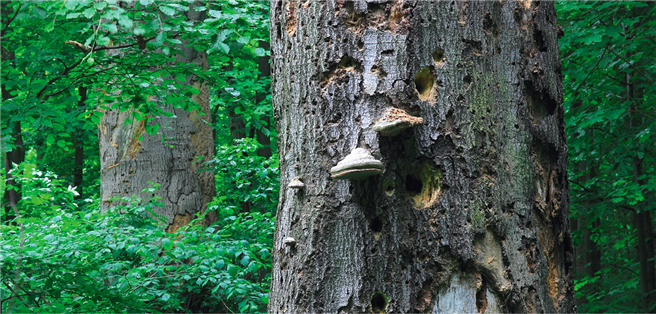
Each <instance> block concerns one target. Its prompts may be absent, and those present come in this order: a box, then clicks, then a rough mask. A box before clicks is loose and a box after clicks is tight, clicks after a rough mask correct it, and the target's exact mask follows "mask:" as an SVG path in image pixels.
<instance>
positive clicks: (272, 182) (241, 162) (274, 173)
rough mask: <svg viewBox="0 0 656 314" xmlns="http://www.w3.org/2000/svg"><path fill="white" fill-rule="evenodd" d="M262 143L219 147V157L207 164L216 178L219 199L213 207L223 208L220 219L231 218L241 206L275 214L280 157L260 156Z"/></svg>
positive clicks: (240, 141)
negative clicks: (259, 149) (219, 193)
mask: <svg viewBox="0 0 656 314" xmlns="http://www.w3.org/2000/svg"><path fill="white" fill-rule="evenodd" d="M259 146H260V144H259V143H258V142H257V141H256V140H255V139H252V138H243V139H236V140H235V143H234V145H232V144H228V145H222V146H219V148H218V150H217V153H216V158H214V159H212V160H209V161H208V162H207V165H208V168H210V169H211V170H213V171H214V173H215V176H216V186H217V191H223V192H222V193H221V195H219V196H217V198H216V199H215V200H214V202H213V203H212V204H210V208H222V209H223V210H224V211H222V212H219V217H222V216H224V217H225V216H231V215H233V214H234V213H235V212H236V211H238V210H236V208H237V206H238V205H241V207H242V208H241V209H240V210H243V209H244V208H248V211H250V212H259V213H271V214H275V212H276V207H277V205H278V192H279V186H280V182H279V181H280V175H279V171H278V155H277V154H274V155H273V156H271V157H269V158H265V157H262V156H257V154H256V152H257V148H258V147H259Z"/></svg>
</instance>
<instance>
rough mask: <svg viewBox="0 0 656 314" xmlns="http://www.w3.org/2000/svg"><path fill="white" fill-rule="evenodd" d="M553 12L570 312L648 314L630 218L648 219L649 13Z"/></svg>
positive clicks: (655, 161) (654, 24) (617, 6)
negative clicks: (568, 226)
mask: <svg viewBox="0 0 656 314" xmlns="http://www.w3.org/2000/svg"><path fill="white" fill-rule="evenodd" d="M557 9H558V15H559V24H561V25H562V27H563V28H564V30H565V36H564V37H563V38H562V39H560V41H559V44H560V51H561V53H562V55H563V57H562V64H563V75H564V81H563V84H564V87H565V103H564V106H565V120H566V121H567V133H568V144H569V153H570V155H569V161H570V165H569V171H570V174H569V176H570V180H572V182H573V184H572V185H571V186H570V187H571V199H572V203H571V216H570V217H571V219H572V221H573V222H574V223H573V224H574V226H575V230H574V234H573V236H574V240H575V245H576V246H577V247H578V249H577V253H579V255H578V256H577V259H578V263H579V267H578V270H585V271H584V272H579V273H578V274H577V276H578V277H577V280H576V290H577V296H578V297H579V298H580V299H581V300H582V304H581V306H580V308H579V310H580V311H581V312H606V311H612V312H617V311H620V312H641V311H649V310H648V309H644V308H643V307H642V300H643V299H644V294H642V292H641V291H640V286H639V284H638V283H639V281H640V279H639V275H640V274H639V272H640V265H639V262H640V261H639V260H638V258H637V257H638V256H639V254H638V253H639V252H638V250H639V248H638V239H637V233H636V229H637V227H636V223H637V222H638V221H637V220H636V219H638V220H639V218H636V217H638V216H637V215H639V214H640V213H644V212H649V213H650V215H651V217H652V219H653V217H654V214H655V212H654V207H653V204H655V203H656V193H655V192H656V147H655V146H654V143H655V142H656V98H654V95H656V84H654V81H653V80H654V78H656V67H655V66H654V64H656V63H655V62H654V60H656V49H654V48H655V46H656V43H655V42H654V38H655V36H656V19H654V18H653V17H654V15H655V14H656V7H655V6H654V5H653V3H648V2H596V1H562V2H558V3H557ZM648 232H650V233H651V232H653V231H652V230H649V231H648ZM595 248H596V249H595ZM594 251H597V252H599V254H600V256H599V257H598V258H596V257H594V255H591V253H594ZM651 254H652V256H653V252H651ZM591 256H592V257H591ZM595 260H596V261H597V262H599V263H600V265H601V267H600V269H599V270H597V271H595V270H594V267H596V266H594V265H593V264H594V262H595ZM651 310H654V309H653V308H652V309H651Z"/></svg>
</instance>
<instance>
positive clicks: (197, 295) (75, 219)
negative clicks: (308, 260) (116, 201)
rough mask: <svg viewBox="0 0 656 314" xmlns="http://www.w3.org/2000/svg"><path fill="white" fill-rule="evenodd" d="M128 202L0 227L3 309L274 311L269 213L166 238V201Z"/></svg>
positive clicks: (190, 229)
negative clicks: (269, 306)
mask: <svg viewBox="0 0 656 314" xmlns="http://www.w3.org/2000/svg"><path fill="white" fill-rule="evenodd" d="M123 202H124V204H123V205H122V206H119V207H115V208H112V209H110V210H108V211H107V212H105V213H101V212H99V211H98V210H91V209H88V210H86V211H84V212H80V213H71V212H67V211H65V210H64V208H57V209H54V210H53V211H54V212H53V213H52V214H51V215H44V216H43V218H42V219H33V220H26V221H25V224H24V227H23V228H24V229H23V230H21V228H20V227H18V226H14V225H9V226H2V227H0V228H2V233H3V234H5V237H4V238H3V240H2V241H0V254H2V256H3V264H2V284H3V286H2V288H1V292H2V296H1V298H2V309H3V312H10V311H12V310H13V311H14V312H21V313H22V312H38V313H50V312H58V313H59V312H67V313H69V312H121V313H123V312H188V311H193V312H227V311H233V312H236V311H239V312H262V311H265V309H266V303H267V301H268V289H269V281H270V275H269V274H270V269H271V247H270V246H271V243H272V241H273V228H274V227H273V221H272V219H271V216H270V215H269V214H258V213H253V214H242V215H239V216H231V217H227V218H226V219H224V220H223V221H221V222H219V223H218V224H216V225H214V226H212V227H209V228H204V227H202V226H200V224H194V225H191V226H188V227H184V228H182V229H181V230H178V231H177V232H176V233H173V234H167V233H165V232H164V231H163V228H162V225H160V224H158V223H157V220H155V219H153V218H151V217H152V216H154V215H155V214H154V212H153V208H154V207H155V206H157V205H158V204H157V203H155V202H146V203H144V202H141V201H139V200H136V199H130V198H125V199H123ZM198 221H202V217H200V218H199V220H198ZM198 221H197V222H198ZM12 306H13V308H12Z"/></svg>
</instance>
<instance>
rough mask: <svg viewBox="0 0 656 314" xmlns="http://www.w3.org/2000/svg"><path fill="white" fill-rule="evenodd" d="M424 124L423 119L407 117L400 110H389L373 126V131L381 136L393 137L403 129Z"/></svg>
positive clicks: (406, 114) (407, 115)
mask: <svg viewBox="0 0 656 314" xmlns="http://www.w3.org/2000/svg"><path fill="white" fill-rule="evenodd" d="M422 123H424V119H422V118H419V117H414V116H411V115H409V114H408V113H407V112H405V111H404V110H402V109H398V108H389V109H387V110H385V115H384V116H383V118H381V119H380V120H378V122H376V124H375V125H374V131H376V132H379V133H380V135H382V136H395V135H397V134H399V133H401V131H403V130H404V129H407V128H410V127H414V126H416V125H419V124H422Z"/></svg>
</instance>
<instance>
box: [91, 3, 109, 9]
mask: <svg viewBox="0 0 656 314" xmlns="http://www.w3.org/2000/svg"><path fill="white" fill-rule="evenodd" d="M93 7H94V8H96V10H103V9H104V8H106V7H107V2H105V1H99V2H96V3H94V4H93Z"/></svg>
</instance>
